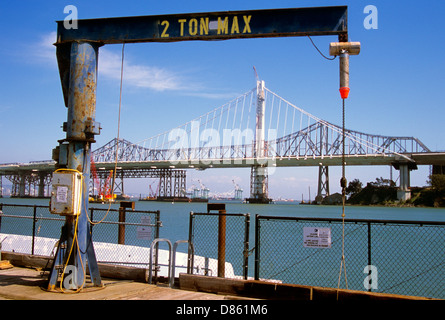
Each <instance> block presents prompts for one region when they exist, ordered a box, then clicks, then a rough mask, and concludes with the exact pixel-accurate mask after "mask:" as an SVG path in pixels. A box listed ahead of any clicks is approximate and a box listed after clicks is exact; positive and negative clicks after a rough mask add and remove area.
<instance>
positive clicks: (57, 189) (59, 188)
mask: <svg viewBox="0 0 445 320" xmlns="http://www.w3.org/2000/svg"><path fill="white" fill-rule="evenodd" d="M81 199H82V174H81V173H80V172H76V171H65V172H55V173H53V180H52V192H51V205H50V211H51V213H53V214H59V215H62V216H68V215H74V216H77V215H79V214H80V210H81V204H82V200H81Z"/></svg>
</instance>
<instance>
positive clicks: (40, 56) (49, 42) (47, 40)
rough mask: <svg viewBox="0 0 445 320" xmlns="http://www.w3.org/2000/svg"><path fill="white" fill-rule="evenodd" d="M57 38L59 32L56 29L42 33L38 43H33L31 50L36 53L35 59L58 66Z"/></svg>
mask: <svg viewBox="0 0 445 320" xmlns="http://www.w3.org/2000/svg"><path fill="white" fill-rule="evenodd" d="M56 39H57V33H56V32H55V31H53V32H50V33H47V34H44V35H42V36H41V37H40V38H39V40H38V41H37V43H35V44H33V50H32V51H31V52H33V53H34V59H35V60H37V61H39V62H41V63H44V64H46V65H48V64H50V66H52V67H57V58H56V47H55V46H54V42H56ZM27 54H28V53H27Z"/></svg>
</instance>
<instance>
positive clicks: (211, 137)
mask: <svg viewBox="0 0 445 320" xmlns="http://www.w3.org/2000/svg"><path fill="white" fill-rule="evenodd" d="M343 139H345V157H346V164H347V165H362V166H363V165H393V166H394V167H395V168H396V169H399V168H400V166H407V168H408V172H409V170H412V169H415V168H416V167H417V165H439V166H443V165H445V154H444V153H441V152H432V151H431V150H430V149H429V148H428V147H427V146H425V144H423V143H422V142H421V141H420V140H419V139H417V138H414V137H403V136H383V135H377V134H369V133H363V132H359V131H355V130H348V129H347V130H346V131H345V134H344V135H343V132H342V128H341V127H339V126H338V125H335V124H332V123H330V122H328V121H325V120H322V119H320V118H318V117H316V116H314V115H312V114H310V113H308V112H306V111H305V110H303V109H301V108H299V107H298V106H296V105H294V104H292V103H291V102H289V101H287V100H285V99H283V98H282V97H280V96H279V95H277V94H276V93H274V92H272V91H270V90H269V89H268V88H266V87H265V85H264V82H263V81H258V83H257V87H256V88H253V89H252V90H250V91H248V92H246V93H244V94H243V95H241V96H239V97H237V98H236V99H233V100H232V101H230V102H228V103H226V104H224V105H222V106H220V107H218V108H215V109H213V110H211V111H209V112H207V113H206V114H204V115H202V116H200V117H198V118H195V119H193V120H191V121H189V122H187V123H185V124H183V125H180V126H178V127H176V128H174V129H172V130H168V131H165V132H163V133H160V134H158V135H156V136H154V137H150V138H148V139H145V140H143V141H141V142H138V143H133V142H130V141H127V140H125V139H119V140H117V139H113V140H111V141H110V142H108V143H107V144H105V145H104V146H102V147H100V148H97V149H95V150H94V151H93V152H92V159H93V161H94V163H95V166H96V168H97V175H98V177H99V178H100V179H106V178H107V176H108V175H109V171H110V170H114V168H115V167H116V168H117V170H116V178H117V179H116V185H115V191H116V192H117V193H124V188H123V179H126V178H142V177H147V178H160V191H159V192H160V195H161V196H167V197H168V196H171V197H179V196H182V195H183V193H184V192H185V189H186V170H185V169H208V168H230V167H251V168H252V179H251V197H252V194H253V189H255V190H256V192H257V193H261V192H263V194H262V195H261V196H262V197H267V168H270V167H284V166H318V167H320V174H324V175H326V177H324V179H325V180H326V179H327V170H326V169H325V168H327V167H329V166H339V165H341V162H342V141H343ZM116 155H117V159H116ZM54 165H55V162H54V161H38V162H30V163H13V164H3V165H0V175H2V176H4V177H5V178H6V179H8V180H10V181H11V182H12V184H13V190H12V191H13V194H14V195H17V196H18V195H21V196H25V195H40V196H43V195H44V194H45V192H46V191H45V188H48V186H49V184H50V180H51V179H50V177H51V173H52V171H53V170H54ZM260 169H261V170H260ZM91 180H92V179H91ZM320 180H323V179H319V181H320ZM320 183H321V184H323V182H322V181H320V182H319V184H320ZM319 189H320V188H319ZM319 191H320V190H319ZM325 193H326V190H325ZM327 193H328V192H327Z"/></svg>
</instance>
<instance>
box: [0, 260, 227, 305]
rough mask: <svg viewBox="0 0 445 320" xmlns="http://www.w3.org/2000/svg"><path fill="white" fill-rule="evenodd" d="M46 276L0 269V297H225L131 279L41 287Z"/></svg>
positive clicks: (179, 298) (174, 298) (21, 298)
mask: <svg viewBox="0 0 445 320" xmlns="http://www.w3.org/2000/svg"><path fill="white" fill-rule="evenodd" d="M46 282H47V279H46V276H42V275H41V271H39V270H36V269H31V268H21V267H13V268H11V269H5V270H0V300H225V299H227V298H228V297H227V296H224V295H217V294H212V293H204V292H193V291H188V290H180V289H174V288H169V287H166V286H162V285H150V284H147V283H142V282H136V281H131V280H116V279H103V280H102V282H103V284H104V287H103V288H98V287H93V286H92V284H91V283H88V281H87V283H86V285H85V288H84V289H83V290H82V291H81V292H79V293H62V292H48V291H46V290H44V287H45V283H46Z"/></svg>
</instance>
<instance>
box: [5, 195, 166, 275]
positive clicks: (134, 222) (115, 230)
mask: <svg viewBox="0 0 445 320" xmlns="http://www.w3.org/2000/svg"><path fill="white" fill-rule="evenodd" d="M0 211H1V212H2V213H1V215H0V233H2V234H9V235H11V236H8V238H7V239H6V240H5V241H4V243H3V250H4V251H8V246H9V248H10V250H11V251H14V252H18V253H26V254H33V255H34V254H36V255H44V256H51V255H52V253H53V252H54V250H55V244H56V243H57V241H58V240H59V237H60V233H61V227H62V226H63V225H64V223H65V218H64V217H60V216H55V215H52V214H50V213H49V207H48V206H39V205H31V206H30V205H15V204H14V205H13V204H1V203H0ZM89 211H90V220H91V221H92V222H93V223H96V222H98V221H101V220H103V221H101V222H100V223H99V224H92V225H91V229H90V230H91V234H92V239H93V241H94V245H95V251H96V257H97V260H98V262H102V263H110V264H121V265H130V266H141V267H144V266H148V264H149V256H150V253H149V250H150V249H149V248H150V244H151V243H152V241H153V240H154V239H156V238H159V229H160V227H161V226H162V223H161V221H160V212H159V211H140V210H129V211H127V214H126V215H125V221H122V220H121V221H120V219H119V210H118V209H110V210H108V209H104V208H89ZM105 216H106V217H105ZM119 244H125V246H122V245H119Z"/></svg>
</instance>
